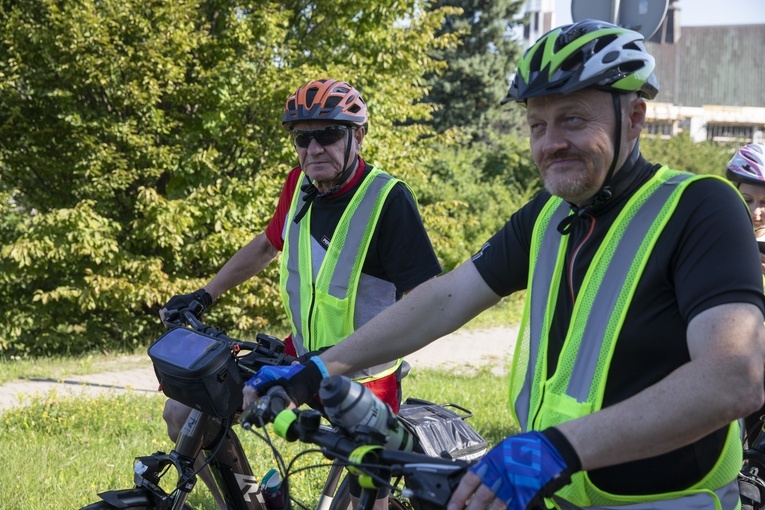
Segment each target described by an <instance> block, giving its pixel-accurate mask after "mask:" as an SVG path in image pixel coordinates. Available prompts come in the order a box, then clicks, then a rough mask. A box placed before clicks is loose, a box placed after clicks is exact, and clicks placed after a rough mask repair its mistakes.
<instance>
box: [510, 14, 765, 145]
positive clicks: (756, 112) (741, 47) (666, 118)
mask: <svg viewBox="0 0 765 510" xmlns="http://www.w3.org/2000/svg"><path fill="white" fill-rule="evenodd" d="M622 1H625V0H622ZM686 1H688V0H686ZM682 3H683V2H682V1H677V0H673V1H670V2H669V6H668V9H667V15H666V16H665V18H664V20H663V22H662V24H661V26H660V27H659V28H658V29H657V30H656V32H655V33H654V34H653V36H652V37H651V38H650V39H649V41H648V42H647V43H646V47H647V49H648V51H649V52H650V53H651V54H652V55H653V56H654V57H655V58H656V76H657V78H658V80H659V88H660V91H659V95H658V96H657V97H656V98H655V99H654V100H653V101H649V102H648V112H647V118H648V125H647V129H646V131H647V134H650V135H655V136H665V137H669V136H673V135H676V134H679V133H688V135H689V136H690V137H691V138H692V139H694V140H696V141H702V140H712V141H716V142H736V143H738V142H746V141H755V142H765V65H763V64H762V63H761V58H760V57H758V55H761V54H762V53H763V51H764V50H765V24H756V25H725V26H723V25H720V26H695V27H683V26H682ZM554 5H555V3H554V1H553V0H529V1H528V2H527V4H526V12H527V13H528V14H529V24H528V28H527V29H526V30H524V37H525V39H526V42H527V44H532V43H533V42H534V41H535V40H536V39H537V38H538V37H539V36H541V35H542V34H543V33H544V32H545V31H547V30H550V29H551V28H552V27H554V26H556V25H557V24H558V23H556V20H555V13H554V12H553V10H554ZM720 8H721V9H723V8H724V3H721V4H720ZM545 9H549V10H548V11H545Z"/></svg>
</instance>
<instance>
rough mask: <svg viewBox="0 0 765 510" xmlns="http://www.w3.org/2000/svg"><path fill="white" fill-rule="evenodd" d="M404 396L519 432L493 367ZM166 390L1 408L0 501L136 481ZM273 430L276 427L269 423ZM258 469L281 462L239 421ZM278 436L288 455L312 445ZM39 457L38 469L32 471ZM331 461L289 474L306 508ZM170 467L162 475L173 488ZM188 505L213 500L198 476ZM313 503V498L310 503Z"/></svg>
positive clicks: (311, 459)
mask: <svg viewBox="0 0 765 510" xmlns="http://www.w3.org/2000/svg"><path fill="white" fill-rule="evenodd" d="M404 392H405V396H415V397H418V398H425V399H430V400H432V401H435V402H438V403H445V402H453V403H455V404H458V405H462V406H464V407H466V408H468V409H469V410H471V411H472V412H473V413H474V416H473V417H472V418H470V420H469V421H468V423H470V425H471V426H472V427H473V428H475V429H476V430H477V431H478V432H479V433H480V434H482V435H483V436H484V437H485V438H486V439H487V440H488V441H489V442H490V443H491V444H497V442H498V441H499V440H501V439H502V438H504V437H506V436H508V435H510V434H512V433H514V432H517V428H516V427H515V425H514V423H513V421H512V418H511V414H510V411H509V407H508V403H507V382H506V381H505V379H504V378H503V377H500V376H496V375H493V374H491V373H488V372H479V373H478V374H464V375H463V374H456V375H455V374H453V373H451V372H449V373H446V372H438V371H434V370H417V371H415V372H413V373H412V374H411V375H410V376H409V377H407V379H406V380H405V381H404ZM164 400H165V399H164V398H163V397H162V396H159V395H152V396H144V395H138V394H135V393H131V394H127V395H121V396H115V397H102V398H91V397H84V398H77V399H71V398H62V397H60V396H57V395H55V394H51V395H48V396H47V397H45V398H36V399H33V400H32V401H31V402H27V404H28V405H27V406H25V407H21V408H16V409H11V410H8V411H5V412H4V413H3V414H2V415H1V416H0V447H2V451H3V458H4V467H3V469H2V470H0V502H2V503H0V506H2V508H9V509H10V508H13V509H14V510H43V509H46V510H47V509H50V508H67V509H68V508H81V507H82V506H84V505H86V504H89V503H92V502H95V501H97V500H98V496H97V493H98V492H101V491H104V490H109V489H128V488H131V487H133V471H132V467H133V459H134V458H135V457H137V456H142V455H150V454H152V453H154V452H156V451H164V452H168V451H170V449H171V448H172V444H171V443H170V442H169V440H168V439H167V432H166V429H165V424H164V423H163V421H162V419H161V416H162V407H163V403H164ZM268 428H269V432H270V429H271V427H268ZM236 433H237V435H238V436H239V438H240V440H241V441H242V444H243V446H244V449H245V451H246V452H247V456H248V458H249V459H250V462H251V465H252V467H253V471H254V472H255V474H256V476H262V475H263V474H264V473H266V472H267V471H268V470H269V469H270V468H272V467H275V466H276V463H275V461H274V459H273V455H272V453H271V451H270V450H269V448H268V447H267V445H266V444H265V443H264V442H263V441H262V440H261V439H259V438H257V437H256V436H255V435H254V434H250V433H247V432H245V431H244V430H243V429H241V428H240V427H238V426H237V427H236ZM271 437H272V439H273V440H274V443H275V445H276V447H277V449H278V451H279V452H280V453H281V454H282V456H283V457H284V458H285V460H287V461H288V462H289V461H290V460H292V459H294V458H295V457H297V456H298V454H300V453H301V452H303V451H305V450H306V449H307V448H308V447H307V445H304V444H301V443H299V442H297V443H287V442H286V441H283V440H281V439H279V438H278V437H275V436H274V435H273V433H271ZM326 462H327V461H326V459H324V457H322V455H321V454H320V453H318V452H315V453H313V454H309V455H306V456H304V457H302V458H300V459H298V461H297V463H296V466H297V467H305V466H308V465H313V464H322V463H326ZM30 465H34V469H30ZM326 476H327V469H326V468H318V469H310V470H306V471H302V472H300V473H297V474H295V475H293V476H292V477H291V478H290V481H291V489H290V491H291V492H290V493H291V494H292V495H293V497H296V498H297V499H298V500H300V501H301V502H302V503H304V504H307V505H308V507H309V508H313V507H314V506H315V502H316V500H317V498H318V493H319V489H320V486H321V483H322V481H323V480H324V479H325V478H326ZM173 481H174V478H173V475H172V474H168V475H167V476H166V477H165V479H164V480H163V488H164V489H165V490H169V489H171V486H170V485H171V482H173ZM189 503H190V504H191V505H193V506H194V507H195V508H213V507H214V503H213V500H212V497H211V496H210V495H209V493H208V492H207V491H206V490H205V489H204V484H202V483H197V485H196V487H195V488H194V490H193V491H192V493H191V496H190V498H189ZM311 503H314V504H313V505H312V504H311Z"/></svg>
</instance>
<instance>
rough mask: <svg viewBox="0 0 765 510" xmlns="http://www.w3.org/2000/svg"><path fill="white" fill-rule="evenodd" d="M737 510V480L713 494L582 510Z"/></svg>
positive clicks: (698, 494)
mask: <svg viewBox="0 0 765 510" xmlns="http://www.w3.org/2000/svg"><path fill="white" fill-rule="evenodd" d="M713 508H714V509H717V510H739V509H740V508H741V502H740V499H739V489H738V480H733V481H732V482H730V483H728V484H727V485H725V486H723V487H721V488H720V489H717V490H716V491H714V492H711V491H701V492H697V493H695V494H690V495H688V496H682V497H679V498H676V499H667V500H660V501H651V502H645V503H634V504H628V505H620V506H588V507H585V508H583V509H582V510H707V509H713Z"/></svg>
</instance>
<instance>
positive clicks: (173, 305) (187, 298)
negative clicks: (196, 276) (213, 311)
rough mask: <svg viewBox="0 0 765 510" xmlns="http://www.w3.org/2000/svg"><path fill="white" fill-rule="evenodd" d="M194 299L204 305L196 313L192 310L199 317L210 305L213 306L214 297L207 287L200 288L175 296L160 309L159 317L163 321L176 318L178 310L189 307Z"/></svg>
mask: <svg viewBox="0 0 765 510" xmlns="http://www.w3.org/2000/svg"><path fill="white" fill-rule="evenodd" d="M194 301H196V302H197V303H199V304H200V305H201V306H202V309H201V310H199V311H198V312H196V313H195V311H193V310H191V312H192V313H194V316H195V317H196V318H197V319H198V318H200V317H201V316H202V314H203V313H204V312H205V311H206V310H207V309H208V308H210V306H212V303H213V298H212V296H211V295H210V293H209V292H207V291H206V290H205V289H199V290H197V291H194V292H192V293H190V294H179V295H177V296H173V297H171V298H170V300H169V301H168V302H167V303H165V305H164V306H163V307H162V308H160V309H159V317H160V319H162V322H165V321H166V320H174V318H175V315H176V314H177V313H178V311H180V310H184V309H186V308H189V306H191V303H193V302H194Z"/></svg>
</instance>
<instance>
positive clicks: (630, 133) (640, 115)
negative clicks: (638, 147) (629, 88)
mask: <svg viewBox="0 0 765 510" xmlns="http://www.w3.org/2000/svg"><path fill="white" fill-rule="evenodd" d="M645 112H646V103H645V99H643V98H642V97H640V96H639V95H636V96H635V97H634V98H632V100H631V101H630V102H629V105H628V106H627V115H626V116H625V117H626V118H627V120H628V125H627V139H628V140H634V139H636V138H638V137H639V136H640V132H641V131H643V127H645Z"/></svg>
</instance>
